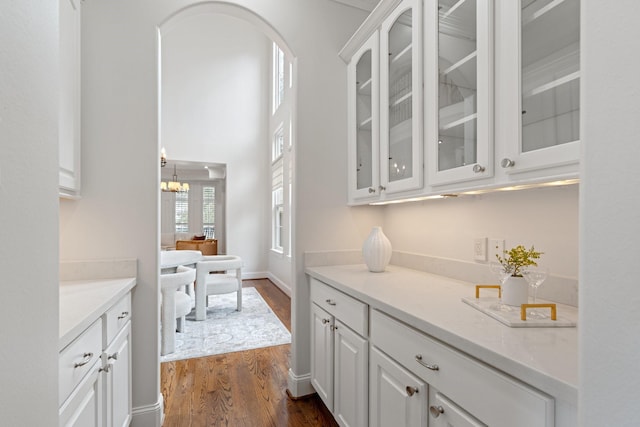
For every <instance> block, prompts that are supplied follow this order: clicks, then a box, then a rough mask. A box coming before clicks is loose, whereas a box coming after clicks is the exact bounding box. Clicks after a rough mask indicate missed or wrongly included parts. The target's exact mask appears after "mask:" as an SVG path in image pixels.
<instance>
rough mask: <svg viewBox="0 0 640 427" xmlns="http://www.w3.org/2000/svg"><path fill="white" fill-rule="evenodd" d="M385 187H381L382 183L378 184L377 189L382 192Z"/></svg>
mask: <svg viewBox="0 0 640 427" xmlns="http://www.w3.org/2000/svg"><path fill="white" fill-rule="evenodd" d="M386 189H387V187H383V186H382V185H378V190H380V192H383V191H385V190H386Z"/></svg>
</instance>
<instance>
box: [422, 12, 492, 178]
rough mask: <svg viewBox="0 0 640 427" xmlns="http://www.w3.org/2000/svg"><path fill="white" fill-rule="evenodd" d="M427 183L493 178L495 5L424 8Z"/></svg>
mask: <svg viewBox="0 0 640 427" xmlns="http://www.w3.org/2000/svg"><path fill="white" fill-rule="evenodd" d="M424 51H425V54H424V55H425V141H426V144H427V159H426V164H427V165H428V170H429V183H430V184H432V185H438V184H448V183H454V182H460V181H468V180H473V179H478V178H487V177H491V176H493V164H494V159H493V2H492V0H466V1H460V0H438V1H433V2H428V3H427V6H425V50H424Z"/></svg>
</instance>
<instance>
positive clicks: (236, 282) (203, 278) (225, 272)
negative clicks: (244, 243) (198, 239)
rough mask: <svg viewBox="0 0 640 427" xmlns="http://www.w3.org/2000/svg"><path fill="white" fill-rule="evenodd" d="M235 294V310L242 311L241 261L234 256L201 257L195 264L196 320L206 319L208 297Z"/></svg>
mask: <svg viewBox="0 0 640 427" xmlns="http://www.w3.org/2000/svg"><path fill="white" fill-rule="evenodd" d="M231 292H236V293H237V301H236V309H237V310H238V311H242V259H241V258H240V257H239V256H235V255H212V256H203V257H202V259H201V260H200V261H198V262H197V263H196V283H195V294H196V320H205V319H206V318H207V305H208V297H209V295H219V294H228V293H231Z"/></svg>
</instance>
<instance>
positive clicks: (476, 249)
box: [473, 237, 487, 262]
mask: <svg viewBox="0 0 640 427" xmlns="http://www.w3.org/2000/svg"><path fill="white" fill-rule="evenodd" d="M473 259H474V260H476V261H482V262H486V261H487V238H486V237H480V238H478V239H474V241H473Z"/></svg>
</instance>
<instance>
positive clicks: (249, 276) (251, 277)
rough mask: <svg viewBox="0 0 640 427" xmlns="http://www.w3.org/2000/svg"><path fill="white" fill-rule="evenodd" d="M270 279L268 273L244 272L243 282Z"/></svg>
mask: <svg viewBox="0 0 640 427" xmlns="http://www.w3.org/2000/svg"><path fill="white" fill-rule="evenodd" d="M268 277H269V273H267V272H266V271H247V272H245V271H243V272H242V280H255V279H266V278H268Z"/></svg>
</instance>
